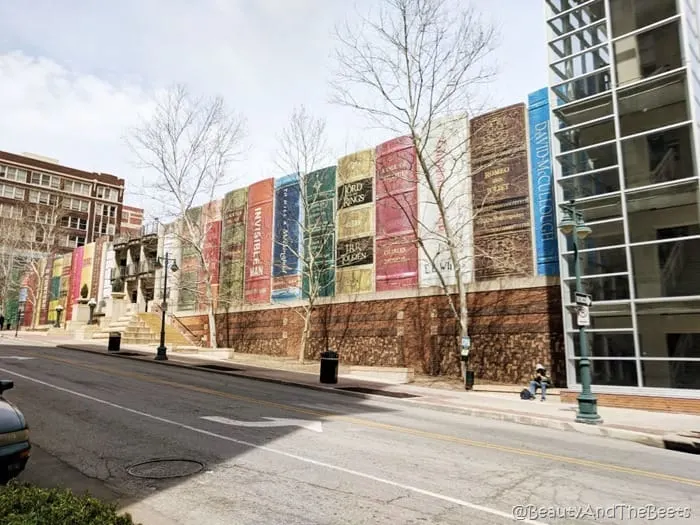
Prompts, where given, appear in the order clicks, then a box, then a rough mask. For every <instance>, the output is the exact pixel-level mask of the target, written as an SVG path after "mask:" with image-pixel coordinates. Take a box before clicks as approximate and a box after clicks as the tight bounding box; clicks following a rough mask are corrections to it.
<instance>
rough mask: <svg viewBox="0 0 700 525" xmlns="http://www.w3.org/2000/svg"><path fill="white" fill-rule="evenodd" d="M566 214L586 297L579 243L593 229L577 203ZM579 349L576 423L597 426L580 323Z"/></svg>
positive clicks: (564, 224) (562, 225)
mask: <svg viewBox="0 0 700 525" xmlns="http://www.w3.org/2000/svg"><path fill="white" fill-rule="evenodd" d="M561 208H562V210H563V212H564V215H563V218H562V220H561V221H560V222H559V229H560V230H561V232H562V233H563V234H564V235H567V236H568V235H571V236H572V240H573V244H574V273H575V275H576V296H577V298H578V297H584V296H586V294H585V293H584V290H583V286H582V284H581V256H580V249H579V242H580V241H581V240H583V239H585V238H586V237H588V236H589V235H590V234H591V228H590V227H589V226H587V225H586V223H585V222H584V220H583V213H582V212H580V211H578V210H577V209H576V204H575V201H573V200H571V201H569V203H568V204H562V205H561ZM578 338H579V347H580V351H581V358H580V359H579V361H578V363H579V365H578V366H579V375H580V377H581V394H580V395H579V396H578V398H577V400H578V411H577V413H576V421H577V422H579V423H589V424H597V423H602V422H603V420H602V419H601V417H600V415H599V414H598V408H597V399H596V397H595V396H594V395H593V392H592V391H591V361H590V359H589V356H588V337H587V334H586V325H585V323H582V322H579V327H578Z"/></svg>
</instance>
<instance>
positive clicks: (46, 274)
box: [39, 254, 56, 324]
mask: <svg viewBox="0 0 700 525" xmlns="http://www.w3.org/2000/svg"><path fill="white" fill-rule="evenodd" d="M55 260H56V259H55V257H54V256H53V255H52V254H51V255H49V256H48V257H47V258H46V263H45V266H44V268H43V270H44V271H43V273H42V275H43V279H42V280H41V311H40V312H39V324H48V322H49V313H50V309H51V306H50V304H51V293H50V290H51V279H52V277H53V265H54V261H55Z"/></svg>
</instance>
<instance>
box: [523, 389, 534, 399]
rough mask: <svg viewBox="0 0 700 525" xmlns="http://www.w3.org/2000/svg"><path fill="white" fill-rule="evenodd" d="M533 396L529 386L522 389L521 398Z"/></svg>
mask: <svg viewBox="0 0 700 525" xmlns="http://www.w3.org/2000/svg"><path fill="white" fill-rule="evenodd" d="M531 397H532V393H531V392H530V390H529V389H528V388H523V389H522V390H521V391H520V399H530V398H531Z"/></svg>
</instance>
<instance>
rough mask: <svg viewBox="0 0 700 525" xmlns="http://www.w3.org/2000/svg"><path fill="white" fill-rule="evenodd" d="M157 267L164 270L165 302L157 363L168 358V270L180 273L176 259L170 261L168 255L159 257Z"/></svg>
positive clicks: (161, 318)
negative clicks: (166, 326)
mask: <svg viewBox="0 0 700 525" xmlns="http://www.w3.org/2000/svg"><path fill="white" fill-rule="evenodd" d="M171 263H172V264H171ZM155 266H156V268H158V269H161V268H162V269H163V302H162V303H161V305H160V345H159V346H158V352H157V353H156V361H167V360H168V356H167V354H166V352H167V349H166V347H165V311H166V309H167V307H168V302H167V292H168V270H171V271H172V272H173V273H174V272H176V271H178V267H177V263H176V262H175V259H170V255H169V254H168V253H166V254H165V258H161V257H158V258H157V259H156V264H155Z"/></svg>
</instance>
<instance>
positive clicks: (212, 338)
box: [206, 268, 218, 349]
mask: <svg viewBox="0 0 700 525" xmlns="http://www.w3.org/2000/svg"><path fill="white" fill-rule="evenodd" d="M206 271H207V273H209V269H208V268H207V270H206ZM206 285H207V286H206V290H207V318H208V320H209V345H210V346H211V347H212V348H214V349H216V348H218V342H217V338H216V315H215V314H216V312H215V304H214V290H212V286H211V276H210V275H207V277H206Z"/></svg>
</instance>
